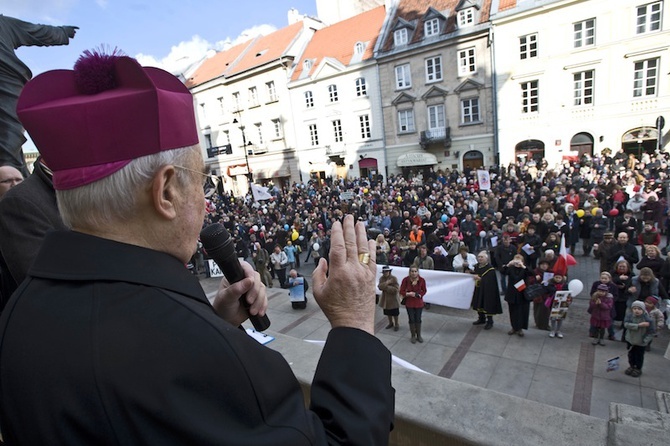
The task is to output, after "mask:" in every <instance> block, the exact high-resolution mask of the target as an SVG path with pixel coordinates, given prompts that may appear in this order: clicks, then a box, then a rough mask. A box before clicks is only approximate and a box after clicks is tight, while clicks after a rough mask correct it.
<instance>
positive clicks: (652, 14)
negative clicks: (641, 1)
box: [636, 2, 663, 34]
mask: <svg viewBox="0 0 670 446" xmlns="http://www.w3.org/2000/svg"><path fill="white" fill-rule="evenodd" d="M662 10H663V2H654V3H649V4H647V5H643V6H638V7H637V22H636V31H637V33H638V34H644V33H651V32H654V31H659V30H660V29H661V15H662V12H663V11H662Z"/></svg>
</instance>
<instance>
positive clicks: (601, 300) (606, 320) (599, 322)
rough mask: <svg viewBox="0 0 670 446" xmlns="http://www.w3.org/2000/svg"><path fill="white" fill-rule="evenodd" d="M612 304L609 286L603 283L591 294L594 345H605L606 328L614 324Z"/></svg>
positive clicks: (590, 306)
mask: <svg viewBox="0 0 670 446" xmlns="http://www.w3.org/2000/svg"><path fill="white" fill-rule="evenodd" d="M612 305H613V298H612V294H611V293H610V292H609V287H608V286H607V285H606V284H604V283H601V284H600V285H598V286H597V288H596V291H595V292H594V293H593V294H591V300H590V301H589V310H588V311H589V313H590V314H591V319H590V321H589V322H590V324H591V330H593V332H594V333H595V335H594V336H593V342H591V343H592V344H593V345H602V346H604V345H605V342H604V341H603V338H604V337H605V330H607V329H608V328H609V327H610V325H611V324H612Z"/></svg>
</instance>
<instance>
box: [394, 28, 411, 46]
mask: <svg viewBox="0 0 670 446" xmlns="http://www.w3.org/2000/svg"><path fill="white" fill-rule="evenodd" d="M407 37H408V36H407V28H402V29H398V30H396V31H395V32H394V33H393V43H394V44H395V46H400V45H406V44H407V40H408V38H407Z"/></svg>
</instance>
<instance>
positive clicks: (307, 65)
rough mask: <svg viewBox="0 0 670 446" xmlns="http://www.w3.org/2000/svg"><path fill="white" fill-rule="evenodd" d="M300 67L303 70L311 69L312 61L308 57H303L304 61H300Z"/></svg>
mask: <svg viewBox="0 0 670 446" xmlns="http://www.w3.org/2000/svg"><path fill="white" fill-rule="evenodd" d="M302 69H303V70H305V71H309V70H311V69H312V61H311V60H309V59H305V61H304V62H303V63H302Z"/></svg>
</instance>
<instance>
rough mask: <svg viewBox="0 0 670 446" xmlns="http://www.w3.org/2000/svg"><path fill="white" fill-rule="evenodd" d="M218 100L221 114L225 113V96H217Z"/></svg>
mask: <svg viewBox="0 0 670 446" xmlns="http://www.w3.org/2000/svg"><path fill="white" fill-rule="evenodd" d="M216 100H217V102H218V103H219V114H220V115H223V113H224V112H225V110H224V108H223V98H216Z"/></svg>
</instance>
